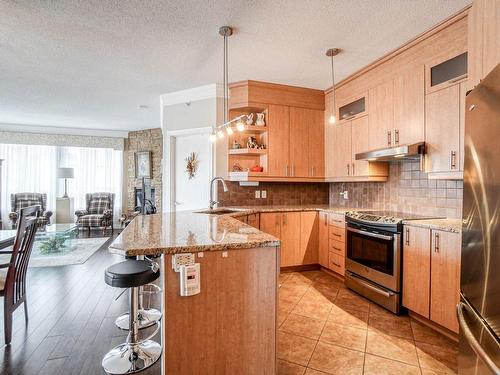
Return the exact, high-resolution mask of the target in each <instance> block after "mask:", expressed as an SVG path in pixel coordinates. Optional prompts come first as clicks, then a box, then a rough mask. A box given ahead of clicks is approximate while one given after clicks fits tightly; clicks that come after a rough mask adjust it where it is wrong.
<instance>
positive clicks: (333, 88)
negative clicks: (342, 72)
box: [331, 54, 336, 116]
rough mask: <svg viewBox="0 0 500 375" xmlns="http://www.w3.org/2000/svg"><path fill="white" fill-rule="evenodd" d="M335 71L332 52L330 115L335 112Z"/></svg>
mask: <svg viewBox="0 0 500 375" xmlns="http://www.w3.org/2000/svg"><path fill="white" fill-rule="evenodd" d="M335 112H336V111H335V71H334V69H333V54H332V111H331V114H332V116H333V115H334V113H335Z"/></svg>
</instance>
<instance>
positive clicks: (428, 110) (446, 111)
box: [425, 84, 461, 172]
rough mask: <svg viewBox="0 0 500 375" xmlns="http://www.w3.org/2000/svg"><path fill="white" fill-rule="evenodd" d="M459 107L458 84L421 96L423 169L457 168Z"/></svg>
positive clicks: (450, 169) (438, 170)
mask: <svg viewBox="0 0 500 375" xmlns="http://www.w3.org/2000/svg"><path fill="white" fill-rule="evenodd" d="M459 106H460V85H459V84H456V85H453V86H449V87H446V88H444V89H441V90H439V91H435V92H432V93H430V94H428V95H426V96H425V125H426V128H425V133H426V134H425V142H426V148H427V150H426V151H427V156H426V164H427V165H426V171H427V172H450V171H458V170H459V168H460V157H461V156H460V154H461V152H460V150H459V147H460V139H459V138H460V137H459V135H460V134H459V133H460V130H459V126H460V108H459ZM452 152H454V153H455V156H453V155H452ZM452 159H453V160H452ZM453 165H454V166H453Z"/></svg>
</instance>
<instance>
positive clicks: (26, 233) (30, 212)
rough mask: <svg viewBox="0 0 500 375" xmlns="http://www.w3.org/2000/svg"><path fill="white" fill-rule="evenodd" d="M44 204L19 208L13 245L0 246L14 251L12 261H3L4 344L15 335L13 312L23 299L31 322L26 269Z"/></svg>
mask: <svg viewBox="0 0 500 375" xmlns="http://www.w3.org/2000/svg"><path fill="white" fill-rule="evenodd" d="M40 211H41V207H40V206H39V205H37V206H30V207H26V208H22V209H21V210H20V211H19V222H18V226H17V232H16V238H15V240H14V246H13V247H12V249H11V250H0V254H11V256H10V262H9V263H6V264H0V297H3V299H4V302H3V309H4V312H3V315H4V333H5V344H6V345H9V344H10V341H11V339H12V314H13V313H14V311H15V310H16V309H17V308H18V307H19V306H20V305H21V304H22V303H23V302H24V317H25V319H26V322H28V307H27V305H26V273H27V270H28V262H29V260H30V255H31V250H32V248H33V242H34V240H35V234H36V230H37V228H38V225H37V222H38V218H39V217H40Z"/></svg>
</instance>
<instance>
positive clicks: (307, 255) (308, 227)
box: [296, 211, 319, 264]
mask: <svg viewBox="0 0 500 375" xmlns="http://www.w3.org/2000/svg"><path fill="white" fill-rule="evenodd" d="M318 248H319V216H318V213H317V212H316V211H303V212H301V213H300V247H299V252H298V254H297V258H296V263H297V264H317V263H318Z"/></svg>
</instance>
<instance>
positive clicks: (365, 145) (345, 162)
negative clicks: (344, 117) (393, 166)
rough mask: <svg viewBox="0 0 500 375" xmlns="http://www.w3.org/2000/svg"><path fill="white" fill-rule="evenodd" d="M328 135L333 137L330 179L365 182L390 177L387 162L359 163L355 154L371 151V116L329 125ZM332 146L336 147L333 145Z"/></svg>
mask: <svg viewBox="0 0 500 375" xmlns="http://www.w3.org/2000/svg"><path fill="white" fill-rule="evenodd" d="M329 126H331V128H330V129H328V130H329V131H328V133H327V134H328V136H329V137H332V139H333V141H331V142H330V147H331V149H329V150H328V152H327V154H326V155H327V158H328V159H329V163H328V166H329V170H328V172H327V173H328V176H329V177H330V178H332V179H334V180H345V181H349V180H350V181H362V180H370V179H371V178H381V179H384V178H386V177H387V175H388V167H387V164H386V163H381V162H368V161H365V160H356V154H357V153H360V152H365V151H368V150H369V120H368V116H362V117H356V118H355V119H353V120H348V121H342V122H339V123H338V124H334V125H329ZM332 143H333V145H332Z"/></svg>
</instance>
